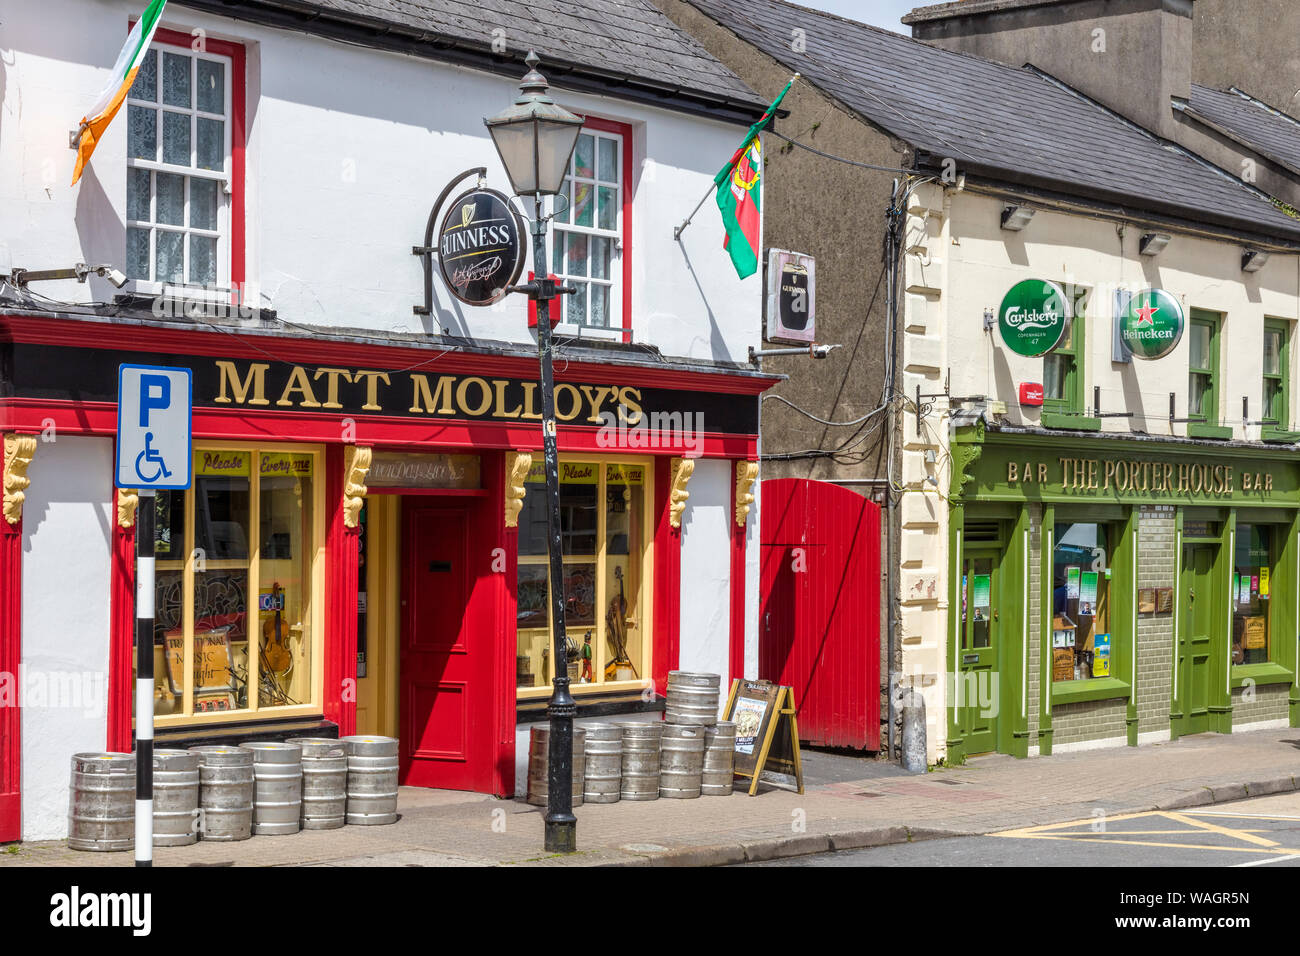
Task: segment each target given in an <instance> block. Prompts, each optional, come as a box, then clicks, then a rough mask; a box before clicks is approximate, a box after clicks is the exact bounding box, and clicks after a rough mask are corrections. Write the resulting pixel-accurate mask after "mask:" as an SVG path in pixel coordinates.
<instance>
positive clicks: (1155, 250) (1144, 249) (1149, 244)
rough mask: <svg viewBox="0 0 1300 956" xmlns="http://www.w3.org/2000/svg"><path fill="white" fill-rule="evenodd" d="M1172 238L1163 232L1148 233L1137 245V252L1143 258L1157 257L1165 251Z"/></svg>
mask: <svg viewBox="0 0 1300 956" xmlns="http://www.w3.org/2000/svg"><path fill="white" fill-rule="evenodd" d="M1171 239H1173V236H1167V235H1165V234H1164V233H1163V232H1148V233H1147V234H1146V235H1145V236H1143V237H1142V241H1141V242H1139V243H1138V252H1139V253H1141V254H1142V255H1144V256H1158V255H1160V253H1162V252H1164V251H1165V246H1167V245H1169V242H1170V240H1171Z"/></svg>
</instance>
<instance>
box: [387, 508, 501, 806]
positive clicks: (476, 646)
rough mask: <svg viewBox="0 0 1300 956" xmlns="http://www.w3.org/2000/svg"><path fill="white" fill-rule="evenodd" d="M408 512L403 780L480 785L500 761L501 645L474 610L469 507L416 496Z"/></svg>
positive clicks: (455, 787) (458, 786) (443, 785)
mask: <svg viewBox="0 0 1300 956" xmlns="http://www.w3.org/2000/svg"><path fill="white" fill-rule="evenodd" d="M403 511H404V518H405V520H404V522H403V524H404V528H403V535H402V553H403V562H402V563H403V566H404V582H403V593H402V605H403V607H402V610H403V612H404V613H403V615H402V617H403V627H402V646H401V662H400V668H401V678H400V684H401V706H400V720H401V727H400V732H399V737H400V739H401V768H400V773H401V783H402V784H403V785H404V786H412V787H438V788H445V789H450V790H474V789H479V787H480V786H481V782H482V780H483V779H484V778H485V777H486V776H487V774H488V773H490V767H491V763H492V759H493V747H492V730H491V727H492V721H491V713H492V693H493V682H492V659H493V649H492V646H491V644H492V642H491V640H484V639H478V640H476V639H475V634H474V631H475V628H474V626H473V622H471V621H470V620H469V619H468V618H469V615H467V613H466V611H467V606H468V604H469V598H470V595H471V592H472V590H473V588H474V584H475V581H474V571H473V568H472V565H471V561H470V525H471V522H470V514H469V510H468V508H467V507H465V506H464V505H461V504H458V503H450V504H444V503H441V502H437V503H427V502H422V501H420V500H419V499H416V498H409V497H408V498H407V499H406V500H405V502H404V507H403ZM479 630H481V629H479ZM477 636H478V638H484V637H486V636H487V635H485V634H482V633H480V634H478V635H477ZM476 784H477V785H478V786H476Z"/></svg>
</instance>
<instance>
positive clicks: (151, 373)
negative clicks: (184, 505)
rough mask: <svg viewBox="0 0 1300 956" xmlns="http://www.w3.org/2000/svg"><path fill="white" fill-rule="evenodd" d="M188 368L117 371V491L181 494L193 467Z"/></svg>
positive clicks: (145, 367)
mask: <svg viewBox="0 0 1300 956" xmlns="http://www.w3.org/2000/svg"><path fill="white" fill-rule="evenodd" d="M191 376H192V373H191V372H190V370H189V369H187V368H168V367H165V366H159V365H122V366H120V367H119V368H118V371H117V472H116V478H117V487H119V488H139V489H140V490H142V491H143V490H148V489H153V490H157V491H183V490H185V489H186V488H188V487H189V486H190V479H191V468H192V464H193V457H194V455H193V436H192V432H191V419H192V417H193V416H192V402H193V391H192V389H193V386H192V382H191Z"/></svg>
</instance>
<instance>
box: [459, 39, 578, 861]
mask: <svg viewBox="0 0 1300 956" xmlns="http://www.w3.org/2000/svg"><path fill="white" fill-rule="evenodd" d="M524 62H526V63H527V64H528V68H529V69H528V73H527V74H526V75H525V76H524V78H523V80H522V81H521V82H520V84H519V97H518V99H516V100H515V102H514V104H513V105H511V106H510V107H508V108H507V109H505V110H504V111H503V112H501V113H499V114H497V115H496V116H494V117H492V118H491V119H485V120H484V121H483V122H484V123H485V124H486V125H487V128H488V132H490V133H491V134H492V141H493V143H494V144H495V145H496V148H497V152H498V153H499V154H500V156H501V162H502V164H503V165H504V166H505V168H506V175H507V176H509V177H510V184H511V186H512V187H513V188H514V192H515V195H517V196H520V197H523V196H526V195H529V194H531V195H532V197H533V222H532V233H533V281H532V282H529V283H528V284H527V285H522V286H515V287H513V288H512V289H511V291H514V292H523V293H526V294H527V295H528V298H530V299H533V300H534V301H535V302H536V303H537V353H538V357H539V358H540V360H541V389H542V449H543V456H544V458H545V465H546V527H547V555H548V557H549V567H550V592H551V621H552V626H553V628H554V631H553V633H552V647H553V649H552V652H551V665H552V670H553V674H552V692H551V700H550V704H549V706H548V707H547V716H548V717H549V718H550V728H551V731H550V735H549V738H550V739H549V751H548V754H547V785H546V792H547V796H546V843H545V847H546V850H547V851H548V852H551V853H572V852H574V851H575V850H577V848H578V821H577V818H576V817H575V816H574V815H573V783H572V781H573V717H574V714H575V713H576V712H577V706H576V705H575V703H574V700H573V695H572V694H570V693H569V663H568V654H567V650H566V634H565V621H564V573H563V572H564V563H563V553H562V550H561V542H560V465H559V455H558V452H557V451H556V447H555V374H554V370H553V367H552V361H551V322H550V308H551V300H553V299H555V298H556V297H557V296H560V295H564V294H566V293H572V292H573V291H574V290H573V289H572V288H568V287H564V286H560V285H558V284H557V283H556V282H555V280H554V279H552V278H550V263H549V257H548V256H547V254H546V223H547V219H546V217H544V216H543V215H542V197H543V196H554V195H555V194H556V193H558V192H559V191H560V189H561V188H562V187H563V185H564V177H565V174H566V173H567V172H568V168H569V159H570V157H571V156H572V155H573V148H574V146H576V145H577V142H578V133H579V131H580V130H581V129H582V123H583V121H582V118H581V117H578V116H575V115H574V114H572V113H570V112H569V111H568V110H566V109H564V108H563V107H561V106H558V105H556V103H555V102H554V101H553V100H552V99H551V98H550V97H549V96H547V95H546V88H547V83H546V78H545V77H543V76H542V75H541V74H540V73H538V72H537V64H538V62H539V60H538V58H537V54H536V53H531V52H530V53H529V54H528V57H527V59H526V60H525V61H524Z"/></svg>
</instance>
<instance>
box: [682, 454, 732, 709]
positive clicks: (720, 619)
mask: <svg viewBox="0 0 1300 956" xmlns="http://www.w3.org/2000/svg"><path fill="white" fill-rule="evenodd" d="M734 480H735V479H734V477H733V473H732V470H731V463H730V462H727V461H710V460H708V459H705V458H700V459H697V460H696V462H695V472H694V474H692V475H691V478H690V481H689V482H688V483H687V485H686V490H687V491H689V492H690V498H688V499H687V500H686V510H685V511H683V512H682V566H681V572H682V586H681V611H680V613H681V654H680V657H679V665H678V666H679V667H680V668H681V669H682V670H686V671H696V672H699V673H705V674H719V675H721V677H722V680H723V682H724V683H725V682H726V680H727V675H728V673H729V671H730V641H731V552H730V537H731V528H730V525H729V522H730V521H731V517H732V512H731V485H732V482H733V481H734Z"/></svg>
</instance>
